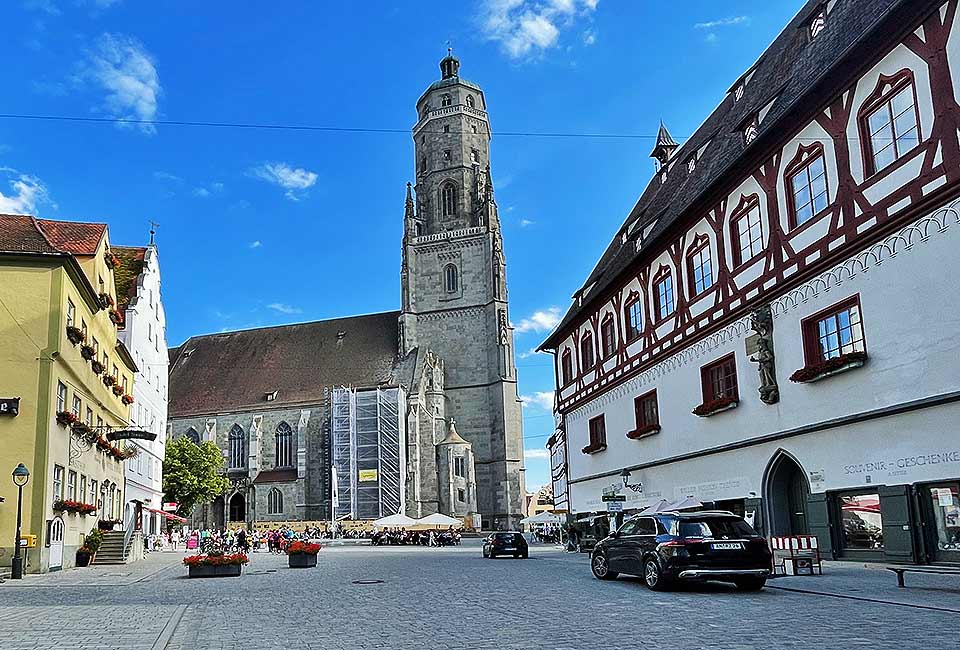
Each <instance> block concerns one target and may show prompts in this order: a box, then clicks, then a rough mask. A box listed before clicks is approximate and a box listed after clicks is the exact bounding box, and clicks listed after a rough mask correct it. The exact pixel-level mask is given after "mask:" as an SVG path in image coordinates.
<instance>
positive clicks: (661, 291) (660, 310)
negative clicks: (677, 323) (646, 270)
mask: <svg viewBox="0 0 960 650" xmlns="http://www.w3.org/2000/svg"><path fill="white" fill-rule="evenodd" d="M654 288H655V295H656V297H657V318H659V319H660V320H663V319H664V318H666V317H667V316H669V315H670V314H672V313H673V309H674V301H673V276H672V275H670V269H667V268H664V269H663V270H662V271H661V272H660V273H658V274H657V277H656V278H655V279H654Z"/></svg>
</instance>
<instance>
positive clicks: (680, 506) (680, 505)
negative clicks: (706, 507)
mask: <svg viewBox="0 0 960 650" xmlns="http://www.w3.org/2000/svg"><path fill="white" fill-rule="evenodd" d="M702 507H703V504H702V503H700V502H699V501H697V500H696V499H694V498H693V497H684V498H683V499H680V500H679V501H675V502H673V503H671V504H670V505H669V506H668V507H667V508H665V509H666V510H693V509H694V508H702Z"/></svg>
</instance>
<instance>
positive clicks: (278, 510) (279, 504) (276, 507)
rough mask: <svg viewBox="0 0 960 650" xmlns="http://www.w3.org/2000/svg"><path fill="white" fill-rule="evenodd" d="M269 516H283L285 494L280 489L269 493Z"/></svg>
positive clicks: (271, 489) (274, 489)
mask: <svg viewBox="0 0 960 650" xmlns="http://www.w3.org/2000/svg"><path fill="white" fill-rule="evenodd" d="M267 514H268V515H282V514H283V492H281V491H280V490H279V489H278V488H270V491H269V492H268V493H267Z"/></svg>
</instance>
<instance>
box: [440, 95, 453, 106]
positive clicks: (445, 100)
mask: <svg viewBox="0 0 960 650" xmlns="http://www.w3.org/2000/svg"><path fill="white" fill-rule="evenodd" d="M452 103H453V99H452V98H451V97H450V95H449V94H446V95H444V96H443V97H441V98H440V105H441V106H449V105H450V104H452Z"/></svg>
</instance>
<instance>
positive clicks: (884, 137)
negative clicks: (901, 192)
mask: <svg viewBox="0 0 960 650" xmlns="http://www.w3.org/2000/svg"><path fill="white" fill-rule="evenodd" d="M860 131H861V139H862V141H863V142H865V144H866V146H865V147H864V149H865V154H866V157H867V160H866V165H867V173H868V174H875V173H877V172H878V171H880V170H882V169H884V168H886V167H887V166H888V165H890V164H892V163H893V162H894V161H896V160H899V159H900V158H902V157H903V156H904V155H906V153H907V152H909V151H911V150H912V149H913V148H915V147H916V146H917V145H919V144H920V113H919V111H918V110H917V96H916V92H915V91H914V86H913V75H912V74H911V73H910V71H909V69H907V70H903V71H902V72H900V73H899V74H897V75H894V76H893V77H890V78H887V77H881V78H880V84H879V86H878V88H877V91H876V92H875V93H874V95H873V96H872V97H871V98H870V99H868V100H867V101H866V103H865V104H864V105H863V109H862V110H861V113H860Z"/></svg>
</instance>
